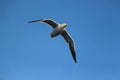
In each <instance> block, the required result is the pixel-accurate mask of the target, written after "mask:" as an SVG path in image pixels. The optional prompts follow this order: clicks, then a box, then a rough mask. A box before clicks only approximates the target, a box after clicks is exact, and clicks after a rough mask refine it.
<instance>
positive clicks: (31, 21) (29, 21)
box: [27, 20, 40, 23]
mask: <svg viewBox="0 0 120 80" xmlns="http://www.w3.org/2000/svg"><path fill="white" fill-rule="evenodd" d="M33 22H40V20H34V21H29V22H27V23H33Z"/></svg>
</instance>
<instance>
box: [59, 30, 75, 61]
mask: <svg viewBox="0 0 120 80" xmlns="http://www.w3.org/2000/svg"><path fill="white" fill-rule="evenodd" d="M61 35H62V36H63V38H64V39H65V40H66V42H67V43H68V44H69V48H70V51H71V54H72V57H73V59H74V61H75V63H77V60H76V52H75V47H74V42H73V40H72V38H71V37H70V35H69V34H68V33H67V31H66V30H64V31H63V33H62V34H61Z"/></svg>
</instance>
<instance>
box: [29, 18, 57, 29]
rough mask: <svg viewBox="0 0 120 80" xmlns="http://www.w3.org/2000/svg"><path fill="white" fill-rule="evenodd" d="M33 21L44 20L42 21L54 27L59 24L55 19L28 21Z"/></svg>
mask: <svg viewBox="0 0 120 80" xmlns="http://www.w3.org/2000/svg"><path fill="white" fill-rule="evenodd" d="M33 22H44V23H47V24H49V25H50V26H51V27H53V28H56V27H57V26H58V25H59V23H57V22H55V21H53V20H51V19H40V20H34V21H29V22H28V23H33Z"/></svg>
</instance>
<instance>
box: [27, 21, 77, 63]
mask: <svg viewBox="0 0 120 80" xmlns="http://www.w3.org/2000/svg"><path fill="white" fill-rule="evenodd" d="M33 22H44V23H46V24H48V25H50V26H51V27H52V28H53V31H52V32H51V33H50V35H51V37H52V38H53V37H56V36H58V35H61V36H62V37H63V38H64V39H65V41H66V42H67V43H68V44H69V48H70V51H71V54H72V57H73V60H74V62H75V63H77V60H76V52H75V46H74V41H73V39H72V38H71V36H70V35H69V34H68V32H67V30H66V29H65V27H66V26H67V24H65V23H64V24H60V23H57V22H55V21H54V20H51V19H40V20H33V21H29V22H27V23H33Z"/></svg>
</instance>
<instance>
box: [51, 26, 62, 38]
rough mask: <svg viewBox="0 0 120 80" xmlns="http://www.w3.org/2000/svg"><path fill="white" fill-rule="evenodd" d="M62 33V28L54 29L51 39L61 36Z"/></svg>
mask: <svg viewBox="0 0 120 80" xmlns="http://www.w3.org/2000/svg"><path fill="white" fill-rule="evenodd" d="M63 31H64V28H55V29H54V30H53V31H52V32H51V37H56V36H58V35H59V34H61V33H62V32H63Z"/></svg>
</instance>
